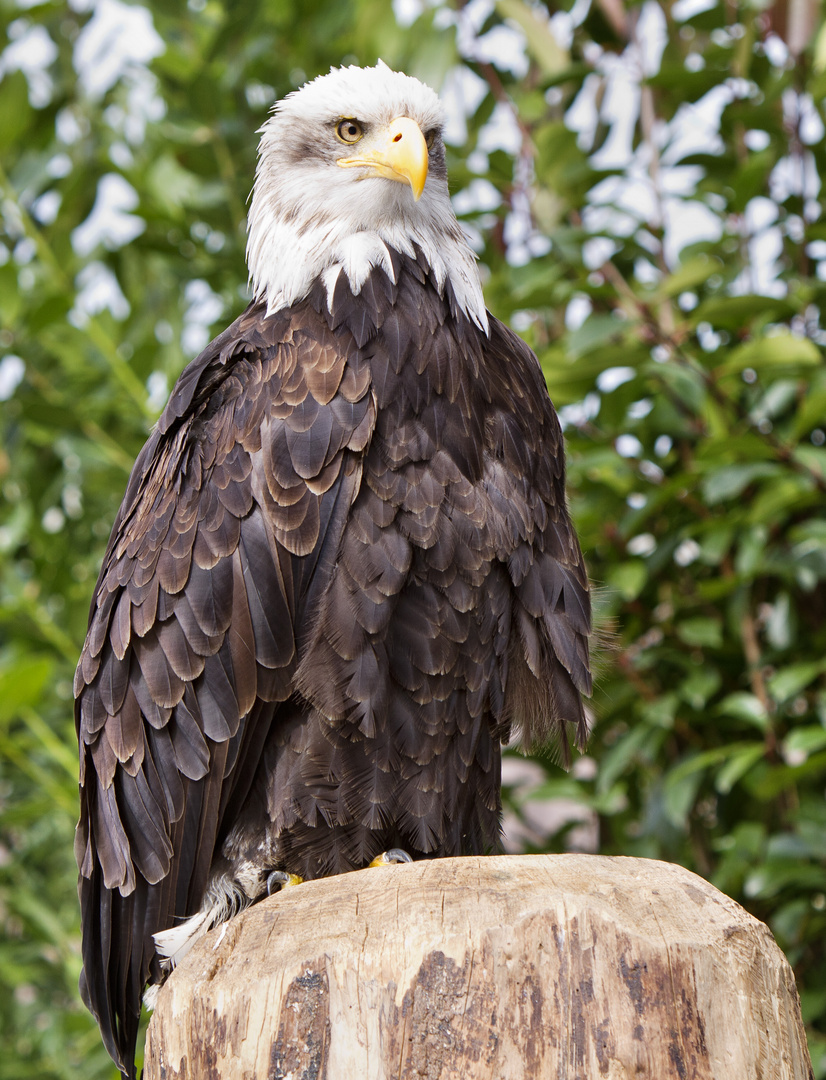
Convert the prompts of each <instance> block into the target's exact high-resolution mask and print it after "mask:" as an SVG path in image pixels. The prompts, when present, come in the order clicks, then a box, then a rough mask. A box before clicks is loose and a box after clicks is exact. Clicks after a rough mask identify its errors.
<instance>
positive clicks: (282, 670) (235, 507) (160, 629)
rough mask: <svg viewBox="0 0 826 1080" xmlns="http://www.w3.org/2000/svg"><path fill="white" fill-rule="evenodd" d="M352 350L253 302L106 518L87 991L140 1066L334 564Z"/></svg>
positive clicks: (94, 683)
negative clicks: (172, 940)
mask: <svg viewBox="0 0 826 1080" xmlns="http://www.w3.org/2000/svg"><path fill="white" fill-rule="evenodd" d="M359 364H360V360H359V356H358V350H357V349H356V347H355V345H353V347H352V349H350V352H349V355H348V339H347V336H346V335H342V334H341V333H339V334H338V335H336V337H335V338H334V336H333V334H332V332H330V331H329V330H327V328H326V327H324V326H322V325H321V324H320V323H319V320H318V319H317V318H312V317H311V315H310V309H309V308H308V309H307V318H306V319H305V322H304V324H303V325H302V318H301V314H300V312H299V313H298V314H295V313H293V315H292V318H291V319H290V320H289V321H288V320H287V319H286V318H285V317H283V316H281V317H279V316H273V317H271V318H269V319H265V318H264V313H263V311H262V310H261V309H260V308H252V309H250V310H249V311H248V312H247V313H245V315H243V316H241V317H240V318H239V319H238V320H237V321H236V322H235V323H234V324H233V325H232V326H231V327H230V328H229V329H228V330H227V331H226V332H225V333H224V334H222V335H221V337H219V338H218V339H216V341H215V342H213V343H212V345H210V346H209V347H208V349H207V350H206V351H205V352H204V353H203V354H202V355H201V356H200V357H198V358H197V359H196V360H195V361H193V362H192V364H190V366H189V368H188V369H187V370H186V371H185V372H184V374H183V376H182V377H181V379H180V380H179V382H178V385H177V387H176V390H175V392H174V394H173V396H172V398H171V400H170V402H169V404H168V406H167V408H166V410H165V412H164V413H163V415H162V417H161V419H160V421H159V424H158V427H157V429H156V431H155V432H154V433H153V435H152V437H151V438H150V440H149V441H148V443H147V444H146V446H145V447H144V449H143V451H142V453H141V455H140V456H139V458H138V460H137V462H136V465H135V468H134V470H133V473H132V476H131V478H130V481H129V485H128V488H127V492H126V497H125V499H124V502H123V505H122V507H121V510H120V513H119V514H118V517H117V520H116V522H115V525H114V528H113V531H112V536H111V538H110V541H109V547H108V549H107V552H106V556H105V559H104V563H103V567H102V569H101V573H100V577H99V579H98V583H97V586H96V589H95V594H94V598H93V601H92V609H91V614H90V623H89V632H88V635H87V638H86V643H85V645H84V648H83V653H82V656H81V659H80V663H79V665H78V669H77V675H76V680H75V695H76V699H77V701H76V724H77V729H78V736H79V742H80V778H81V818H80V822H79V825H78V830H77V837H76V848H77V855H78V865H79V867H80V885H79V891H80V898H81V908H82V920H83V961H84V971H83V975H82V977H81V989H82V993H83V997H84V1000H85V1001H86V1003H87V1005H88V1006H89V1008H90V1009H91V1010H92V1012H93V1013H94V1014H95V1016H96V1017H97V1019H98V1021H99V1024H100V1028H101V1032H102V1035H103V1039H104V1042H105V1044H106V1047H107V1049H108V1050H109V1052H110V1054H111V1055H112V1057H113V1058H114V1059H115V1060H116V1061H117V1062H118V1064H119V1067H120V1068H121V1070H122V1071H123V1072H125V1073H126V1074H127V1075H129V1076H133V1075H134V1066H133V1063H132V1060H131V1057H130V1056H129V1055H130V1053H131V1052H132V1051H133V1049H134V1044H135V1039H136V1035H137V1028H138V1017H139V1013H140V1001H141V993H142V991H143V987H144V985H145V983H146V981H147V979H148V977H149V975H150V972H151V971H152V970H153V967H154V965H156V964H157V960H156V959H155V949H154V944H153V940H152V935H153V933H155V932H157V931H159V930H162V929H164V928H166V927H168V926H170V924H171V923H172V922H173V921H174V920H175V919H176V917H180V916H182V915H185V914H192V913H193V912H194V911H196V910H197V909H198V905H199V902H200V899H201V896H202V894H203V891H204V888H205V885H206V882H207V876H208V873H209V868H210V863H211V861H212V858H213V851H214V849H215V845H216V839H217V838H220V836H221V830H222V826H223V823H224V822H225V821H230V819H231V818H232V815H233V814H234V813H235V812H236V810H237V807H238V805H239V804H240V802H242V801H243V799H244V798H245V797H246V794H247V792H248V789H249V786H250V784H251V782H252V778H253V775H254V772H255V764H254V763H255V762H257V760H258V758H259V756H260V753H261V748H262V746H263V743H264V741H265V739H266V736H267V734H268V731H269V728H270V724H271V723H272V720H273V716H274V713H275V711H276V708H277V703H278V702H279V701H284V700H285V699H286V698H287V697H288V696H289V695H290V693H291V690H292V676H293V672H294V668H295V665H296V662H297V661H296V655H297V651H298V648H299V646H300V637H301V634H302V627H303V612H304V610H305V609H309V610H312V605H313V603H314V597H315V596H316V595H317V591H318V590H323V588H324V587H325V582H326V581H327V579H328V578H329V574H330V569H331V566H332V562H333V560H334V558H335V551H336V549H337V547H338V542H339V539H340V536H341V531H342V528H343V523H344V520H345V518H346V514H347V512H348V510H349V507H350V505H351V503H352V500H353V498H354V493H355V492H356V491H357V488H358V483H359V479H360V470H361V456H362V451H363V450H364V447H365V446H366V445H367V443H368V441H369V436H370V433H371V431H372V427H373V424H374V421H375V409H374V405H373V402H372V399H371V397H370V395H369V393H368V387H369V372H367V370H366V369H365V370H362V369H361V368H360V366H359ZM245 760H246V761H248V762H249V763H250V767H247V768H244V767H243V763H244V761H245ZM155 974H157V971H156V972H155Z"/></svg>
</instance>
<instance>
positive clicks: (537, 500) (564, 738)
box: [485, 316, 591, 764]
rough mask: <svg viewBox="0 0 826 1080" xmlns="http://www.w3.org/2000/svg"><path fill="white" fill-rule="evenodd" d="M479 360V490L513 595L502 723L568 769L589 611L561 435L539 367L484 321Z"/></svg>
mask: <svg viewBox="0 0 826 1080" xmlns="http://www.w3.org/2000/svg"><path fill="white" fill-rule="evenodd" d="M485 353H486V360H487V363H486V372H487V378H488V397H489V399H490V404H489V406H488V410H487V424H486V432H485V444H486V448H487V451H488V454H487V465H486V486H487V490H488V491H489V492H491V493H495V499H496V501H497V504H498V505H499V506H500V507H501V515H500V520H501V522H502V526H501V528H502V532H503V540H502V543H503V547H504V551H503V556H500V557H504V561H506V563H507V567H508V573H509V576H510V579H511V583H512V586H513V593H514V605H513V609H512V620H513V622H512V630H511V638H510V645H509V671H508V677H507V692H506V699H505V715H506V719H507V722H508V726H509V727H511V728H513V729H515V731H516V732H517V733H518V734H519V735H520V737H521V739H522V741H523V744H524V745H526V746H528V747H531V746H541V745H543V744H547V743H548V742H549V740H550V741H556V744H557V746H558V748H559V750H560V752H561V756H562V758H563V759H564V761H565V763H566V764H567V762H568V757H569V753H568V735H569V731H568V729H569V728H570V729H571V730H572V732H573V734H574V737H575V739H576V742H577V744H578V746H579V747H580V749H582V748H583V747H584V744H585V740H586V736H587V733H588V729H587V721H586V716H585V711H584V707H583V703H582V698H581V696H580V695H581V694H585V695H590V693H591V672H590V665H589V652H588V637H589V635H590V632H591V603H590V595H589V589H588V576H587V573H586V570H585V561H584V559H583V557H582V552H581V550H580V546H579V541H578V540H577V536H576V532H575V530H574V527H573V524H572V522H571V519H570V515H569V513H568V507H567V502H566V496H565V448H564V441H563V436H562V429H561V427H560V424H559V419H558V417H557V415H556V412H555V410H554V407H553V405H552V403H551V400H550V398H549V397H548V390H547V386H546V385H545V379H544V376H543V375H542V370H541V368H540V366H539V362H538V360H537V359H536V357H535V356H534V354H533V353H532V352H531V350H530V349H529V348H528V346H527V345H526V344H525V342H524V341H522V339H521V338H520V337H518V336H517V335H516V334H514V333H513V332H512V331H511V330H509V329H508V327H506V326H505V325H504V324H503V323H501V322H500V321H499V320H498V319H495V318H493V317H492V316H491V318H490V339H489V341H488V343H487V345H486V347H485Z"/></svg>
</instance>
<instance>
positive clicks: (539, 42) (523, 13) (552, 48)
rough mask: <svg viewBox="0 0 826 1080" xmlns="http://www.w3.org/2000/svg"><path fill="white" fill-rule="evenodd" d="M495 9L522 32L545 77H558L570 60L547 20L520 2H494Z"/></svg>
mask: <svg viewBox="0 0 826 1080" xmlns="http://www.w3.org/2000/svg"><path fill="white" fill-rule="evenodd" d="M496 9H497V11H499V12H500V13H501V14H502V15H503V16H504V17H505V18H506V19H512V20H513V21H514V22H515V23H517V25H518V26H519V27H520V28H521V29H522V30H523V31H524V34H525V41H526V44H527V48H528V52H529V53H530V54H531V56H532V57H533V58H534V60H535V61H536V62H537V64H538V65H539V67H540V68H541V69H542V71H543V72H544V73H545V75H551V76H553V75H560V74H561V73H562V72H564V71H565V70H566V69H567V68H568V66H569V64H570V62H571V60H570V56H569V55H568V53H567V52H566V51H565V50H564V49H563V48H561V47H560V44H559V42H558V41H557V40H556V38H555V37H554V35H553V33H552V31H551V28H550V26H549V24H548V21H547V19H543V18H541V17H540V16H539V15H538V14H537V13H536V12H535V11H534V10H533V9H532V8H530V7H528V5H527V4H525V3H522V0H496Z"/></svg>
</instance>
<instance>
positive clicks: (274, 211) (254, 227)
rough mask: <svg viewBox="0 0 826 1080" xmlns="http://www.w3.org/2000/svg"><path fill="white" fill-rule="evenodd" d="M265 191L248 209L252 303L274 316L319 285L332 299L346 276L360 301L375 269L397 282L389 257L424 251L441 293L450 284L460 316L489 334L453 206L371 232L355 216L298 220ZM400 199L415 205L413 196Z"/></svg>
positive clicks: (404, 192)
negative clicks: (318, 282)
mask: <svg viewBox="0 0 826 1080" xmlns="http://www.w3.org/2000/svg"><path fill="white" fill-rule="evenodd" d="M368 183H369V184H371V185H372V184H374V183H375V184H383V185H386V186H390V185H391V184H392V185H393V186H394V187H395V186H396V185H395V184H393V181H382V180H376V181H368V182H365V184H364V186H367V184H368ZM398 186H399V187H401V185H398ZM259 190H260V189H259V186H258V185H256V189H255V193H254V195H253V200H252V206H251V207H250V219H249V221H250V224H249V238H248V241H247V263H248V265H249V270H250V281H251V284H252V289H253V292H254V295H255V297H256V299H258V300H266V304H267V314H268V315H269V314H272V313H273V312H275V311H280V310H281V309H282V308H285V307H289V306H290V305H291V304H294V303H296V302H297V301H299V300H302V299H303V298H304V297H305V296H306V295H307V294H308V293H309V291H310V289H311V288H312V286H313V283H314V282H315V281H316V280H317V279H318V278H323V280H324V283H325V285H326V287H327V294H328V299H329V298H330V297H331V296H332V291H333V289H334V288H335V283H336V281H337V280H338V277H339V274H341V273H344V274H345V275H346V277H347V280H348V282H349V284H350V289H351V290H352V292H353V294H354V295H358V293H359V292H360V291H361V288H362V286H363V285H364V282H365V281H366V280H367V278H368V276H369V274H370V272H371V271H372V270H373V268H374V267H378V268H380V269H383V270H384V271H385V273H386V274H387V275H388V277H390V278H391V279H394V274H393V264H392V260H391V258H390V253H389V250H388V249H389V248H392V249H393V250H394V251H397V252H398V253H399V254H401V255H409V256H412V257H415V246H418V247H419V248H421V250H422V252H423V254H424V256H425V258H426V259H427V261H428V263H429V265H430V268H431V271H432V273H433V277H434V280H435V283H436V286H437V288H438V289H439V291H440V292H441V291H442V290H443V289H444V286H445V282H446V281H448V280H449V281H450V284H451V286H452V288H453V292H454V295H455V297H456V302H457V304H458V305H459V307H460V308H461V310H462V311H464V312H465V314H466V315H467V316H468V318H470V319H472V320H473V322H474V323H476V325H477V326H478V327H479V328H480V329H481V330H483V331H484V332H485V333H487V332H488V319H487V312H486V310H485V301H484V298H483V296H482V285H481V282H480V280H479V271H478V269H477V267H476V257H475V256H474V254H473V251H472V250H471V249H470V247H469V245H468V243H467V241H466V240H465V238H464V235H463V234H462V232H461V229H460V228H459V225H458V222H457V221H456V218H455V217H454V215H453V211H452V209H451V208H450V203H449V202H448V204H447V208H448V214H445V213H444V211H442V212H441V213H439V211H440V210H442V208H441V207H438V206H437V207H432V210H435V211H436V213H435V214H433V215H432V216H431V217H430V220H427V219H426V216H425V214H424V213H418V214H416V215H415V217H416V218H418V219H419V220H410V218H409V217H408V216H406V215H404V214H399V215H398V216H397V217H396V218H395V220H393V219H392V218H390V219H388V218H385V219H384V220H383V221H381V222H377V223H375V224H373V227H372V228H370V227H367V228H359V227H358V225H357V224H356V223H355V222H354V220H353V219H352V218H351V217H350V216H349V215H347V216H344V217H334V216H333V214H332V212H328V213H327V214H324V215H323V216H321V215H318V216H316V215H312V214H308V215H307V217H303V216H302V218H299V219H296V218H295V217H294V216H292V215H289V216H286V215H283V214H281V213H279V210H280V207H279V205H278V203H276V202H274V201H273V200H270V199H265V198H263V197H261V196H260V195H259ZM394 194H395V193H394ZM401 194H402V195H403V196H405V197H409V191H407V190H402V191H401ZM421 201H422V202H424V196H423V197H422V200H421ZM435 201H436V200H434V202H435ZM416 209H417V210H418V209H419V207H418V206H417V207H416ZM421 209H422V210H426V207H422V208H421ZM445 219H446V220H445ZM365 224H366V223H365Z"/></svg>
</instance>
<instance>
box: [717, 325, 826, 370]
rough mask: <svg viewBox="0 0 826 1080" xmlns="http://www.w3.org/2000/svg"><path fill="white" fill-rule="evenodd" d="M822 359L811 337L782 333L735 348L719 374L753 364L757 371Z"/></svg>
mask: <svg viewBox="0 0 826 1080" xmlns="http://www.w3.org/2000/svg"><path fill="white" fill-rule="evenodd" d="M822 363H823V355H822V353H821V351H820V349H818V347H817V346H816V345H815V344H814V342H813V341H809V339H808V338H801V337H796V336H795V335H794V334H790V333H782V334H775V335H774V336H772V337H760V338H755V339H754V340H753V341H749V342H747V344H745V345H741V346H739V347H738V348H736V349H733V350H732V352H731V353H730V355H729V358H728V360H726V361H725V362H724V363H723V364H721V365H720V366H719V367H718V368H717V372H716V374H717V375H718V376H720V375H731V374H737V373H739V372H741V371H745V370H746V368H753V369H754V370H755V371H756V372H757V373H758V374H760V373H761V372H773V371H774V370H775V369H777V368H791V367H802V368H810V367H814V366H816V365H819V364H822Z"/></svg>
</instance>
